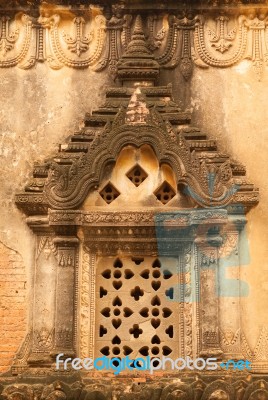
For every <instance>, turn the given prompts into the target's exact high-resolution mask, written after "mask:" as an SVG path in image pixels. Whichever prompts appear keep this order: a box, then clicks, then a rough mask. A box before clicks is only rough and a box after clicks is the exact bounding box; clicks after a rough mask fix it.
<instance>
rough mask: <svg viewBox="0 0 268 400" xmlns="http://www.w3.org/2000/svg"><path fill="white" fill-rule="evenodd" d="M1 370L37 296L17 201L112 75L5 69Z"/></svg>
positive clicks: (0, 162) (0, 164)
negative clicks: (36, 169)
mask: <svg viewBox="0 0 268 400" xmlns="http://www.w3.org/2000/svg"><path fill="white" fill-rule="evenodd" d="M0 75H1V78H0V90H1V100H0V103H1V106H0V120H1V129H0V130H1V132H0V170H1V174H0V188H1V189H0V242H1V243H0V338H1V347H0V352H2V351H3V352H5V353H3V354H4V355H3V356H2V354H1V357H0V372H4V371H6V370H7V369H8V368H9V366H10V365H11V360H12V358H13V357H14V355H15V352H16V350H17V349H18V348H19V346H20V345H21V342H22V339H23V337H24V336H25V335H26V331H27V323H26V319H28V320H30V318H31V315H30V314H29V311H30V309H29V306H30V304H31V302H32V297H31V290H30V288H31V285H32V279H33V276H32V272H33V259H34V237H33V235H32V233H31V231H30V230H29V229H28V227H27V225H26V222H25V217H24V216H23V215H22V213H21V212H20V211H18V210H17V208H16V206H15V204H14V194H15V193H16V192H17V191H18V190H23V188H24V186H25V184H26V183H27V182H29V179H31V175H32V169H33V163H34V161H37V160H43V159H45V158H47V157H49V156H51V155H52V154H55V153H56V151H57V149H58V145H59V143H62V142H64V140H65V138H68V137H69V136H70V135H71V134H73V133H74V131H75V130H77V129H78V128H79V126H80V125H81V124H82V123H83V118H84V115H85V112H88V111H91V110H92V109H94V108H95V107H97V106H98V105H100V103H101V102H102V101H103V98H104V89H105V86H106V85H108V86H109V85H111V84H112V82H111V81H109V78H107V76H105V74H104V75H101V74H96V73H93V72H91V71H89V70H84V71H75V72H74V71H73V70H72V69H67V68H66V69H62V70H60V71H53V70H51V69H48V68H47V66H45V65H42V64H39V65H38V66H37V67H36V68H35V69H32V70H31V71H23V70H20V69H19V68H14V69H1V71H0Z"/></svg>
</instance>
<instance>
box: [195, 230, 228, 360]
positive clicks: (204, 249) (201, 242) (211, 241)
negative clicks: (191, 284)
mask: <svg viewBox="0 0 268 400" xmlns="http://www.w3.org/2000/svg"><path fill="white" fill-rule="evenodd" d="M200 228H201V229H200V231H199V234H198V236H197V237H196V238H195V240H194V242H195V252H196V259H197V265H198V266H197V268H198V271H199V278H200V282H199V286H200V298H199V299H197V302H198V304H199V311H200V355H202V356H203V357H212V356H215V357H219V356H220V355H221V354H222V350H221V348H220V337H219V298H218V285H219V282H218V269H219V260H218V247H219V245H220V244H221V237H220V235H219V233H218V231H219V228H217V227H216V226H212V227H211V226H209V225H206V224H205V225H202V226H201V227H200Z"/></svg>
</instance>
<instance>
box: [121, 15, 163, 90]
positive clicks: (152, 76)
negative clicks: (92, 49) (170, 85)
mask: <svg viewBox="0 0 268 400" xmlns="http://www.w3.org/2000/svg"><path fill="white" fill-rule="evenodd" d="M158 75H159V64H158V62H157V61H156V60H155V58H154V55H153V54H152V53H151V52H150V50H149V48H148V46H147V43H146V39H145V35H144V32H143V26H142V19H141V16H140V15H138V16H137V17H136V20H135V25H134V30H133V33H132V37H131V41H130V42H129V44H128V46H127V50H126V52H125V54H124V55H123V56H122V57H121V60H119V62H118V64H117V76H118V78H119V79H120V80H121V81H122V82H123V84H125V83H126V82H128V83H131V86H133V85H134V84H135V83H136V82H138V83H139V84H140V85H143V84H147V85H148V84H152V83H154V82H155V81H156V80H157V78H158Z"/></svg>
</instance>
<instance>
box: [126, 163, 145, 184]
mask: <svg viewBox="0 0 268 400" xmlns="http://www.w3.org/2000/svg"><path fill="white" fill-rule="evenodd" d="M147 176H148V174H147V173H146V172H145V171H144V169H143V168H141V166H140V165H138V164H137V165H135V166H134V167H133V168H131V170H130V171H129V172H128V173H127V177H128V179H129V180H130V181H131V182H132V183H134V185H135V186H137V187H138V186H140V184H142V182H143V181H145V179H146V178H147Z"/></svg>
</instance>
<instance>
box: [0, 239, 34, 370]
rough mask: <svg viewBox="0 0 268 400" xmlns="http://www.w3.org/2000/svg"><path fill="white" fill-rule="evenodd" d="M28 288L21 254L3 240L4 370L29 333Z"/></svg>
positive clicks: (0, 326) (0, 330) (0, 314)
mask: <svg viewBox="0 0 268 400" xmlns="http://www.w3.org/2000/svg"><path fill="white" fill-rule="evenodd" d="M26 288H27V278H26V275H25V267H24V265H23V261H22V258H21V256H20V255H19V254H18V253H17V252H15V251H14V250H12V249H9V248H8V247H6V246H4V245H3V244H2V243H0V338H1V342H0V353H1V357H0V373H3V372H6V371H8V370H9V369H10V367H11V365H12V361H13V359H14V357H15V354H16V352H17V351H18V349H19V348H20V346H21V344H22V341H23V339H24V337H25V336H26V329H27V321H26V313H27V304H26V300H27V296H26V294H27V293H26V290H27V289H26Z"/></svg>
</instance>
